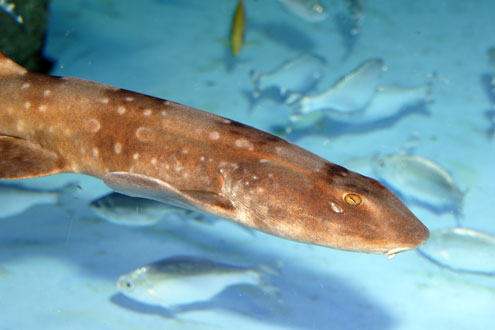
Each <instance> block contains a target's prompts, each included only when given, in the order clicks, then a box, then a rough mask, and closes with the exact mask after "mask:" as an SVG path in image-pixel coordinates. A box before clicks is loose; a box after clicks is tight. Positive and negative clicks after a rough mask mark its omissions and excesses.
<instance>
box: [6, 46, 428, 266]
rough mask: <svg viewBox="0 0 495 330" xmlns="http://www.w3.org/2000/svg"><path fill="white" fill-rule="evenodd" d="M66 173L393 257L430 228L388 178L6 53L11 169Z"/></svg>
mask: <svg viewBox="0 0 495 330" xmlns="http://www.w3.org/2000/svg"><path fill="white" fill-rule="evenodd" d="M57 173H81V174H85V175H90V176H93V177H97V178H100V179H101V180H103V182H104V183H105V184H106V185H108V186H109V187H110V188H111V189H113V190H115V191H117V192H119V193H122V194H126V195H129V196H134V197H141V198H148V199H153V200H157V201H160V202H164V203H168V204H171V205H175V206H179V207H183V208H186V209H191V210H199V211H204V212H208V213H212V214H214V215H217V216H220V217H224V218H229V219H232V220H234V221H237V222H239V223H241V224H243V225H245V226H248V227H251V228H253V229H256V230H259V231H263V232H266V233H268V234H272V235H275V236H278V237H282V238H285V239H289V240H293V241H298V242H303V243H308V244H314V245H320V246H325V247H329V248H334V249H340V250H347V251H356V252H365V253H375V254H386V255H388V256H389V257H391V256H393V255H395V254H397V253H399V252H402V251H405V250H410V249H414V248H416V247H418V246H419V245H421V244H422V243H424V242H425V241H426V240H427V239H428V237H429V231H428V229H427V228H426V227H425V226H424V225H423V223H421V221H420V220H419V219H417V218H416V216H415V215H414V214H413V213H412V212H411V211H410V210H409V209H408V208H407V207H406V206H405V205H404V204H403V203H402V202H401V201H400V200H399V199H398V198H397V197H396V196H395V195H394V194H393V193H392V192H391V191H390V190H388V189H387V188H386V187H385V186H383V185H382V184H381V183H380V182H378V181H376V180H374V179H372V178H368V177H365V176H363V175H360V174H358V173H355V172H353V171H350V170H347V169H346V168H344V167H341V166H339V165H337V164H334V163H332V162H330V161H327V160H326V159H323V158H321V157H319V156H317V155H316V154H314V153H311V152H310V151H308V150H305V149H303V148H301V147H298V146H297V145H295V144H292V143H290V142H288V141H286V140H283V139H281V138H279V137H277V136H274V135H271V134H269V133H266V132H263V131H261V130H258V129H256V128H253V127H251V126H247V125H244V124H241V123H239V122H236V121H234V120H230V119H227V118H224V117H220V116H217V115H214V114H211V113H208V112H205V111H202V110H198V109H195V108H192V107H189V106H186V105H182V104H179V103H175V102H172V101H169V100H164V99H160V98H156V97H152V96H147V95H144V94H140V93H136V92H132V91H129V90H124V89H120V88H116V87H112V86H108V85H104V84H100V83H97V82H92V81H88V80H82V79H78V78H70V77H57V76H51V75H45V74H40V73H35V72H31V71H28V70H27V69H25V68H23V67H21V66H19V65H18V64H16V63H14V62H13V61H12V60H10V59H9V58H7V57H6V56H5V55H4V54H2V53H0V179H4V180H17V179H24V178H32V177H39V176H48V175H54V174H57ZM0 203H1V201H0Z"/></svg>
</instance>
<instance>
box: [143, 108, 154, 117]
mask: <svg viewBox="0 0 495 330" xmlns="http://www.w3.org/2000/svg"><path fill="white" fill-rule="evenodd" d="M152 113H153V111H151V110H150V109H146V110H144V112H143V115H144V116H145V117H149V116H151V114H152Z"/></svg>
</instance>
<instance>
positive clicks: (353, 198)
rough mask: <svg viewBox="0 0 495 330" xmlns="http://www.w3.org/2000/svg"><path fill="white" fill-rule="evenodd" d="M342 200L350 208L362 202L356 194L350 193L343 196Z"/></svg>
mask: <svg viewBox="0 0 495 330" xmlns="http://www.w3.org/2000/svg"><path fill="white" fill-rule="evenodd" d="M343 199H344V202H346V203H347V204H348V205H350V206H358V205H359V204H361V203H362V202H363V200H362V199H361V196H359V195H356V194H352V193H350V194H345V195H344V197H343Z"/></svg>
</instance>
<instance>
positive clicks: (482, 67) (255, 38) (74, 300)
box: [0, 0, 495, 330]
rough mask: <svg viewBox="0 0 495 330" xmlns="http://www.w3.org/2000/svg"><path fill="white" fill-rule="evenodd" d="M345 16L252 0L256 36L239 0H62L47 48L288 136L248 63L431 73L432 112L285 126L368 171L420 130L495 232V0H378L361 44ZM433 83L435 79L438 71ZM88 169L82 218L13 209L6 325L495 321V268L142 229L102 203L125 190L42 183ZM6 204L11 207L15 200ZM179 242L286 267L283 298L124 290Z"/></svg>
mask: <svg viewBox="0 0 495 330" xmlns="http://www.w3.org/2000/svg"><path fill="white" fill-rule="evenodd" d="M323 2H324V3H325V4H326V5H327V7H328V8H329V11H330V15H329V18H328V19H327V20H325V21H324V22H321V23H309V22H306V21H304V20H302V19H300V18H298V17H296V16H295V15H293V14H291V13H289V12H288V11H286V10H285V9H283V8H282V7H281V6H280V4H279V3H278V1H275V0H263V1H261V0H258V1H251V0H245V7H246V12H247V19H248V28H247V33H246V45H245V47H244V48H243V49H242V51H241V54H240V56H239V57H238V58H235V59H234V58H232V56H231V55H230V48H229V45H228V43H227V39H228V35H229V30H230V23H231V17H232V13H233V11H234V8H235V5H236V1H234V0H217V1H213V0H210V1H206V0H182V1H179V0H168V1H167V0H154V1H152V0H148V1H130V0H126V1H116V0H106V1H101V0H72V1H63V0H55V1H53V2H52V4H51V13H52V15H51V22H50V27H49V31H48V35H47V44H46V55H47V56H49V57H51V58H53V59H54V60H56V66H55V68H54V70H53V72H52V74H55V75H61V76H73V77H79V78H84V79H89V80H94V81H98V82H102V83H106V84H110V85H114V86H118V87H122V88H125V89H129V90H133V91H137V92H141V93H145V94H150V95H153V96H157V97H161V98H166V99H170V100H173V101H176V102H180V103H184V104H187V105H189V106H192V107H196V108H200V109H204V110H206V111H209V112H212V113H215V114H218V115H222V116H225V117H228V118H231V119H235V120H237V121H240V122H243V123H246V124H249V125H252V126H254V127H257V128H260V129H263V130H267V131H270V132H272V133H277V134H281V133H284V132H283V130H280V129H279V128H277V127H282V128H283V127H284V126H285V125H286V124H287V122H288V120H289V116H290V111H291V109H290V107H288V106H287V105H284V104H282V103H277V102H276V101H275V100H272V99H267V100H263V101H262V102H261V101H260V102H259V103H258V104H256V105H255V106H254V107H250V100H249V97H247V95H249V92H250V91H252V90H253V84H252V82H251V80H250V78H249V71H250V70H252V69H256V70H259V71H267V70H270V69H272V68H274V67H276V66H278V65H280V63H282V62H284V61H285V60H287V59H290V58H292V57H294V56H296V55H298V54H300V53H302V52H309V53H313V54H316V55H318V56H321V57H323V58H325V59H326V61H327V69H326V72H327V73H328V74H327V75H326V76H325V77H324V79H323V81H321V82H320V86H328V85H330V84H332V83H333V82H334V81H335V80H336V79H338V78H339V77H341V76H342V75H344V74H346V73H348V72H350V71H351V70H353V69H354V68H355V67H356V66H357V65H358V64H360V63H362V62H363V61H364V60H367V59H370V58H381V59H382V60H383V61H384V63H385V64H386V66H387V68H388V70H387V71H386V72H385V73H384V75H383V78H382V82H383V83H386V84H399V85H401V84H402V85H406V86H415V85H420V84H423V83H425V81H430V80H431V79H433V80H432V84H433V89H432V98H433V100H434V102H430V103H429V104H428V106H427V110H428V114H425V113H411V114H408V115H407V116H403V117H400V118H395V119H394V120H389V121H385V122H382V123H380V124H375V125H369V126H360V127H358V128H356V127H355V126H352V125H350V126H340V125H336V124H335V125H332V124H328V125H326V126H324V128H321V127H310V128H308V129H305V130H304V131H301V132H296V133H294V134H285V133H284V136H285V137H286V138H287V139H289V140H291V141H292V142H295V143H297V144H298V145H300V146H302V147H304V148H307V149H309V150H311V151H312V152H315V153H317V154H319V155H321V156H322V157H324V158H326V159H328V160H330V161H332V162H335V163H339V164H342V165H346V166H349V167H350V168H353V169H355V170H357V171H361V172H363V173H365V174H368V175H370V174H369V168H368V167H369V166H368V165H369V157H371V156H373V155H374V154H377V153H380V154H391V153H396V152H398V151H399V150H402V149H404V148H405V146H406V145H407V144H408V143H410V142H411V141H413V142H414V152H415V153H416V154H419V155H421V156H424V157H428V158H430V159H433V160H435V161H436V162H438V163H439V164H442V165H443V166H444V167H445V168H447V169H448V171H449V172H450V173H452V174H453V176H454V178H455V180H456V182H457V183H458V185H459V187H460V189H461V190H462V191H464V192H466V195H465V198H464V204H463V213H464V219H463V225H465V226H466V227H469V228H473V229H477V230H480V231H483V232H486V233H489V234H492V235H493V234H495V221H494V220H495V219H494V216H493V205H495V184H494V182H495V176H494V175H493V169H494V168H495V139H494V140H492V141H490V140H489V139H488V138H487V136H486V131H487V129H488V127H489V122H488V121H487V119H486V118H485V117H484V115H483V112H484V111H485V110H487V109H489V108H490V107H491V106H492V105H491V104H490V102H491V101H492V102H493V99H492V100H491V101H490V96H489V95H487V91H486V88H485V87H486V86H483V85H482V82H481V77H482V75H483V74H493V72H491V71H490V70H491V69H490V64H489V60H488V57H487V50H488V49H489V48H490V47H494V46H495V34H494V29H495V27H494V23H493V13H495V2H492V1H462V0H457V1H368V4H367V7H366V10H365V16H364V19H363V22H362V25H361V27H360V33H359V35H358V37H357V38H356V40H355V42H354V44H353V45H352V47H351V49H349V48H346V44H345V43H344V40H343V36H342V34H341V33H339V31H338V29H337V27H336V23H335V19H334V17H335V16H336V15H337V14H338V13H341V12H344V11H345V7H344V5H343V1H336V0H332V1H330V0H329V1H323ZM432 77H433V78H432ZM73 181H77V182H78V184H79V185H80V187H81V189H79V190H78V192H77V200H78V203H77V205H75V206H73V207H74V208H75V209H74V210H73V211H72V212H67V211H66V210H64V209H63V208H60V207H58V206H56V205H53V204H47V205H37V206H33V207H31V208H28V209H27V210H26V211H24V212H22V213H20V214H17V215H14V216H11V217H8V218H4V219H0V244H1V245H0V279H1V280H0V329H34V328H39V327H40V325H43V328H44V329H138V328H139V329H176V328H177V329H178V328H181V329H210V328H211V329H219V328H225V329H232V328H234V327H235V328H237V329H254V328H256V329H289V328H295V329H450V330H452V329H489V328H494V326H495V323H494V321H493V314H494V313H495V280H494V279H493V277H491V278H489V277H483V276H477V275H471V274H460V273H455V272H452V271H449V270H446V269H442V268H440V267H438V266H437V265H435V264H433V263H431V262H429V261H428V260H426V259H424V258H422V257H421V256H420V255H419V254H418V253H416V252H415V251H409V252H405V253H402V254H400V255H398V256H396V257H395V258H394V259H392V260H387V258H386V257H384V256H376V255H366V254H358V253H350V252H343V251H337V250H331V249H328V248H323V247H317V246H310V245H305V244H300V243H295V242H290V241H287V240H283V239H280V238H276V237H272V236H269V235H266V234H263V233H250V232H248V231H246V230H243V229H241V228H239V227H238V226H236V225H234V224H231V223H230V222H226V221H221V222H217V223H215V224H213V225H204V224H198V223H195V222H192V221H191V222H187V221H186V222H183V221H170V222H162V223H160V224H159V225H157V226H156V227H153V228H151V229H150V228H147V229H136V228H129V227H125V226H118V225H115V224H110V223H106V222H104V221H102V220H100V219H97V218H96V217H95V215H94V214H92V213H91V212H90V211H89V210H88V209H87V204H88V203H89V201H90V200H92V199H94V198H98V197H100V196H102V195H103V194H105V193H107V192H108V191H109V190H108V188H106V187H105V186H104V185H103V184H102V183H101V182H99V180H96V179H93V178H87V177H84V176H77V175H59V176H54V177H49V178H42V179H36V180H27V182H23V183H22V184H24V185H25V186H26V187H30V188H43V189H57V188H60V187H62V186H64V185H65V184H66V183H67V182H73ZM0 202H1V201H0ZM410 207H411V210H412V211H413V212H414V213H415V214H416V215H417V216H418V218H420V219H421V220H422V222H423V223H425V224H426V225H427V226H428V227H429V228H430V230H435V229H440V228H446V227H452V226H454V225H455V224H456V219H455V217H454V215H453V214H451V213H443V214H435V213H432V212H431V211H430V210H428V209H425V208H422V207H420V206H417V205H410ZM176 254H182V255H183V254H194V255H203V256H206V257H210V258H214V259H218V260H222V261H224V262H231V263H235V264H244V265H256V264H261V263H268V264H278V265H279V268H280V271H281V273H280V276H278V277H277V278H276V279H274V282H275V283H274V284H275V285H276V286H277V287H279V293H278V297H273V296H270V295H265V294H263V293H261V292H260V291H256V290H252V289H246V288H237V289H236V288H233V289H229V290H227V291H226V292H224V293H222V294H221V295H220V296H218V297H217V298H215V299H214V300H213V301H211V302H209V303H202V304H197V305H195V306H190V307H188V308H187V310H185V311H184V312H183V313H181V314H179V315H177V319H174V318H172V317H171V315H170V313H169V312H167V311H165V310H163V309H162V308H159V307H156V306H148V305H145V304H142V303H139V302H135V301H133V300H131V299H129V298H126V297H124V296H123V295H121V294H119V293H118V291H117V289H116V287H115V285H114V283H115V280H116V279H117V278H118V276H119V275H121V274H123V273H126V272H128V271H130V270H132V269H135V268H137V267H139V266H142V265H145V264H147V263H150V262H152V261H155V260H158V259H161V258H164V257H166V256H171V255H176Z"/></svg>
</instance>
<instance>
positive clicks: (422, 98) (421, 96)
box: [326, 84, 431, 124]
mask: <svg viewBox="0 0 495 330" xmlns="http://www.w3.org/2000/svg"><path fill="white" fill-rule="evenodd" d="M430 90H431V84H423V85H420V86H414V87H404V86H400V85H381V86H378V87H377V89H376V94H375V96H374V97H373V98H372V100H371V101H370V103H369V104H368V105H367V106H366V107H365V108H364V109H362V110H361V111H357V112H351V113H342V112H340V111H332V110H330V111H326V115H327V116H328V117H331V118H334V119H338V120H339V121H344V122H348V123H356V124H362V123H368V122H373V121H378V120H381V119H386V118H390V117H393V116H395V115H398V114H400V113H401V111H402V110H404V109H407V108H412V107H416V106H418V107H419V106H424V105H426V104H428V103H430V102H431V92H430Z"/></svg>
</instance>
